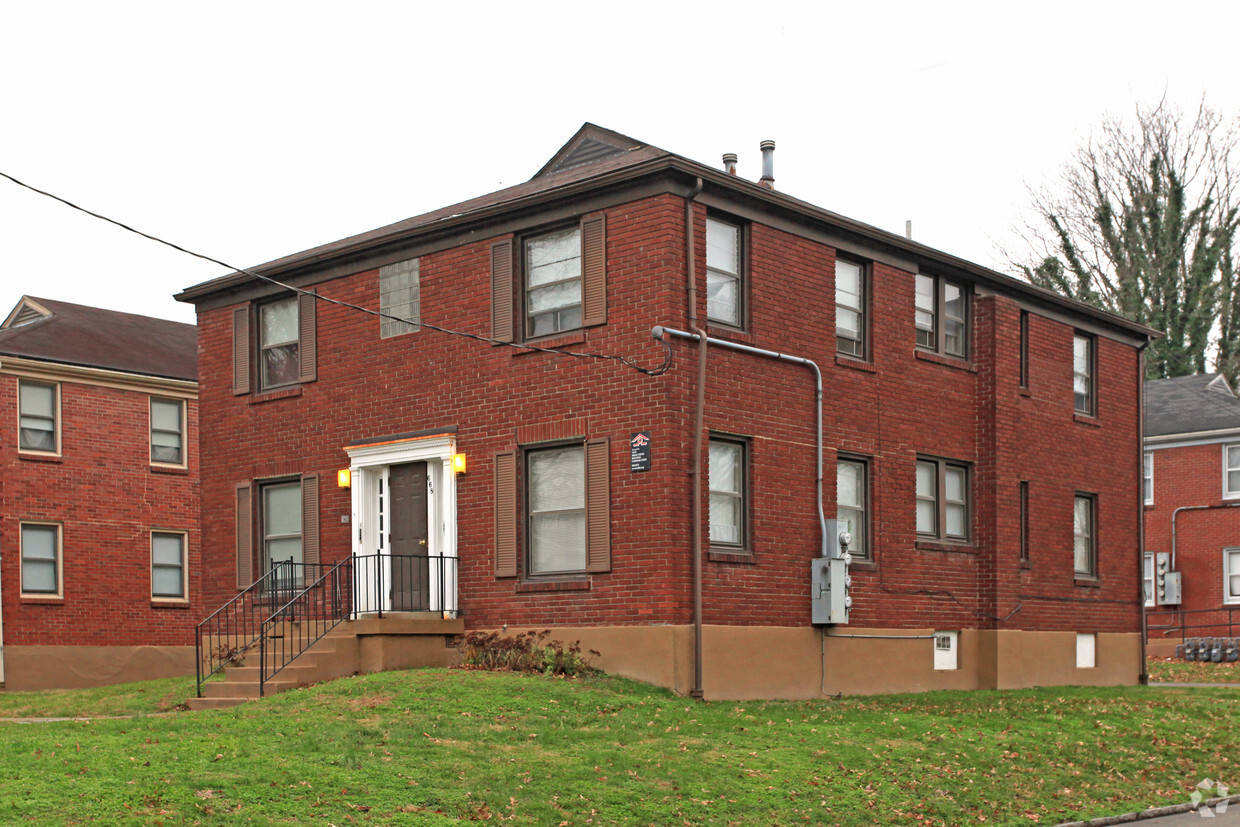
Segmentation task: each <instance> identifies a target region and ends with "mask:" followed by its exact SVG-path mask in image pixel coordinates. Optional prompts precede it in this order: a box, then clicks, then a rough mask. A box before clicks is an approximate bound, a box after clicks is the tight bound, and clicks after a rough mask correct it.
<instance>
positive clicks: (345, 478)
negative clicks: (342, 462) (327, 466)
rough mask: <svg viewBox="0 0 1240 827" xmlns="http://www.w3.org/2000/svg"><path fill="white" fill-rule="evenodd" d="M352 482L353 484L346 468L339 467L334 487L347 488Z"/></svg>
mask: <svg viewBox="0 0 1240 827" xmlns="http://www.w3.org/2000/svg"><path fill="white" fill-rule="evenodd" d="M352 484H353V479H352V474H350V473H349V469H348V468H341V469H340V470H339V471H337V472H336V487H337V488H348V487H349V486H350V485H352Z"/></svg>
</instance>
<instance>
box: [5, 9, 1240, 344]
mask: <svg viewBox="0 0 1240 827" xmlns="http://www.w3.org/2000/svg"><path fill="white" fill-rule="evenodd" d="M1237 24H1240V3H1235V2H1199V3H1192V2H1189V3H1182V4H1175V5H1173V4H1169V3H1166V2H1160V3H1147V2H1131V1H1129V2H1088V3H1086V2H1080V0H1077V1H1076V2H1071V3H1057V2H1042V3H1036V4H1034V3H1030V4H1019V5H1017V4H1010V3H1000V2H993V0H992V2H985V3H980V2H979V3H951V2H933V3H929V2H924V0H921V2H915V3H855V2H850V3H835V2H819V3H808V2H807V3H799V4H785V3H782V2H769V1H768V2H762V3H752V2H750V3H743V4H741V3H724V2H715V3H709V4H706V3H703V4H700V6H688V5H685V6H681V5H680V4H677V3H674V2H662V3H642V2H628V3H621V4H615V3H609V4H590V3H581V2H575V3H536V2H534V3H529V2H527V3H511V2H505V3H482V2H474V3H468V4H467V3H434V4H431V3H425V4H423V3H413V2H401V3H398V2H385V3H380V2H364V1H362V0H355V1H354V2H352V3H349V4H344V3H333V4H327V3H311V2H297V3H275V2H255V0H247V2H237V3H234V2H213V3H210V4H206V3H200V4H194V5H191V4H186V3H173V2H166V0H165V2H158V3H127V2H114V3H98V2H90V3H85V2H83V3H77V4H74V3H18V2H15V0H0V31H3V32H4V33H5V38H4V40H5V43H4V47H3V49H0V78H2V80H0V89H2V90H3V107H2V108H0V171H3V172H6V173H8V174H9V175H12V176H14V177H16V178H19V179H22V180H24V181H26V182H27V183H30V184H33V185H35V186H38V187H40V188H43V189H47V190H50V191H51V192H54V193H56V194H58V195H61V196H62V197H64V198H67V199H69V200H71V201H75V202H76V203H79V204H81V205H83V206H85V207H88V208H90V209H92V210H95V211H97V212H101V213H104V214H107V215H109V216H111V217H114V218H116V219H118V220H121V221H124V222H126V223H129V224H131V225H133V226H135V227H137V228H138V229H141V230H144V231H146V232H149V233H151V234H154V235H159V236H162V237H165V238H167V239H168V240H170V241H173V242H176V243H178V244H181V245H182V246H185V247H189V248H191V249H195V250H198V251H200V252H203V253H206V254H208V255H211V256H213V257H215V258H219V259H222V260H224V261H227V262H229V263H231V264H234V265H238V266H250V265H254V264H259V263H262V262H264V261H268V260H270V259H273V258H277V257H280V256H283V255H286V254H289V253H293V252H297V251H299V250H303V249H306V248H308V247H312V246H315V245H318V244H322V243H325V242H328V241H333V240H335V239H338V238H342V237H345V236H348V235H352V234H354V233H358V232H362V231H365V230H368V229H372V228H374V227H378V226H381V225H384V224H388V223H391V222H393V221H398V220H400V219H403V218H407V217H409V216H412V215H417V214H419V213H423V212H427V211H429V210H432V209H436V208H438V207H442V206H446V205H448V204H450V203H454V202H457V201H462V200H465V199H466V198H470V197H473V196H476V195H481V194H483V193H486V192H490V191H492V190H495V189H498V188H500V187H504V186H509V185H512V184H517V183H520V182H522V181H524V180H526V179H528V178H529V177H530V176H531V175H533V173H534V172H535V171H537V170H538V168H539V167H540V166H541V165H542V164H543V163H544V162H545V161H546V160H547V159H548V158H549V157H550V156H551V155H552V154H553V153H554V152H555V151H556V150H557V149H558V148H559V147H560V146H561V145H562V144H563V143H564V142H565V141H566V140H568V138H569V137H571V136H572V134H573V133H574V132H575V131H576V130H577V128H578V127H580V126H581V124H582V123H583V122H585V121H592V122H594V123H597V124H599V125H601V126H605V127H607V128H610V129H614V130H616V131H618V132H622V133H624V134H627V135H629V136H631V137H634V138H636V139H638V140H641V141H645V142H647V143H650V144H654V145H656V146H659V147H662V148H663V149H666V150H669V151H671V152H675V153H678V154H680V155H684V156H687V157H689V158H692V159H694V160H697V161H701V162H703V163H706V164H711V165H719V160H720V156H721V155H722V154H723V153H725V152H736V153H738V154H739V155H740V165H739V172H740V174H741V175H743V176H745V177H747V178H751V179H756V178H757V177H758V176H759V175H760V173H761V161H760V153H759V151H758V144H759V142H760V141H762V140H763V139H766V138H770V139H773V140H774V141H775V142H776V152H775V178H776V181H775V185H776V188H777V189H780V190H783V191H784V192H787V193H788V194H790V195H794V196H796V197H798V198H803V199H805V200H807V201H810V202H812V203H815V204H818V205H820V206H822V207H825V208H827V209H831V210H834V211H836V212H840V213H843V214H845V215H848V216H851V217H853V218H857V219H860V220H862V221H866V222H869V223H871V224H874V225H876V226H878V227H881V228H883V229H886V230H890V231H893V232H899V233H902V232H903V231H904V222H905V220H906V219H911V220H912V221H913V234H914V237H915V238H916V239H917V240H919V241H922V242H924V243H926V244H930V245H932V246H935V247H938V248H940V249H943V250H946V251H948V252H951V253H953V254H956V255H959V256H962V257H964V258H967V259H971V260H973V261H976V262H978V263H980V264H983V265H987V266H990V267H994V268H996V269H1004V259H1003V257H1002V256H1001V254H1000V251H999V247H1000V246H1001V245H1002V244H1004V243H1010V242H1009V236H1008V234H1009V232H1010V230H1011V228H1012V227H1013V226H1014V225H1016V224H1017V223H1018V221H1019V218H1020V215H1021V213H1022V210H1023V209H1024V208H1025V205H1026V204H1027V202H1028V198H1027V194H1026V184H1033V185H1037V184H1039V183H1041V182H1043V181H1046V180H1050V179H1053V178H1054V177H1055V176H1056V175H1057V172H1058V169H1059V168H1060V166H1061V165H1062V164H1063V162H1064V161H1065V160H1067V159H1068V158H1069V157H1070V155H1071V154H1072V151H1073V149H1074V148H1075V147H1076V146H1077V145H1078V144H1079V143H1080V142H1081V141H1082V140H1084V139H1085V138H1086V137H1087V136H1088V135H1089V133H1090V131H1091V129H1092V128H1093V127H1095V126H1096V124H1097V123H1098V121H1099V119H1100V118H1101V117H1102V116H1103V115H1104V113H1108V112H1110V113H1115V114H1128V113H1130V112H1131V111H1132V110H1133V107H1134V106H1135V104H1136V103H1138V102H1144V103H1151V102H1156V101H1157V100H1158V99H1159V98H1160V97H1162V96H1163V95H1164V94H1165V95H1166V97H1167V98H1168V99H1169V100H1171V101H1173V102H1176V103H1178V104H1179V105H1180V106H1181V107H1183V108H1186V109H1194V108H1195V107H1196V105H1197V103H1198V102H1199V101H1200V99H1201V98H1202V96H1203V95H1204V96H1205V97H1206V99H1207V101H1208V102H1209V103H1211V104H1212V105H1213V106H1215V107H1216V108H1219V109H1220V110H1223V111H1224V112H1227V113H1235V112H1237V111H1240V67H1238V66H1237V58H1236V53H1237V52H1236V45H1235V44H1236V38H1237V34H1238V33H1240V26H1238V25H1237ZM226 272H227V271H226V270H224V269H222V268H220V267H218V266H216V265H212V264H207V263H205V262H200V261H197V260H195V259H192V258H190V257H188V256H185V255H184V254H182V253H178V252H175V251H173V250H169V249H167V248H163V247H161V246H159V245H156V244H154V243H152V242H150V241H147V240H145V239H142V238H138V237H137V236H133V235H130V234H128V233H125V232H123V231H122V230H119V229H117V228H115V227H112V226H109V225H106V224H102V223H100V222H98V221H97V220H95V219H93V218H89V217H87V216H84V215H81V214H80V213H76V212H73V211H71V210H69V209H68V208H66V207H64V206H62V205H60V204H57V203H55V202H52V201H50V200H48V199H46V198H43V197H42V196H39V195H36V194H34V193H31V192H29V191H27V190H23V189H21V188H19V187H17V186H15V185H13V184H11V183H9V182H8V181H5V180H2V179H0V287H2V288H3V289H2V290H0V308H2V309H0V317H2V316H3V315H4V314H5V313H7V312H8V310H9V309H10V308H12V306H13V305H14V304H16V302H17V301H18V299H19V298H20V297H21V296H22V294H27V293H28V294H31V295H35V296H44V297H47V298H53V299H61V300H65V301H73V302H79V303H83V304H92V305H97V306H101V307H108V308H113V309H116V310H127V311H131V312H137V313H143V314H146V315H151V316H159V317H163V318H171V319H178V320H181V321H193V309H192V308H191V307H189V306H187V305H182V304H179V303H177V302H175V301H173V299H172V298H171V297H172V294H173V293H175V292H176V291H178V290H179V289H181V288H184V287H186V286H189V285H191V284H196V283H198V282H201V281H205V280H207V279H210V278H214V277H216V276H220V275H224V274H225V273H226Z"/></svg>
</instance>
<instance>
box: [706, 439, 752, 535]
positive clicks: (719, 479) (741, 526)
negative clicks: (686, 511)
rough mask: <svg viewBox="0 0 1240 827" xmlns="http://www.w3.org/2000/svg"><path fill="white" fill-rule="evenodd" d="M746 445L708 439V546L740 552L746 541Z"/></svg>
mask: <svg viewBox="0 0 1240 827" xmlns="http://www.w3.org/2000/svg"><path fill="white" fill-rule="evenodd" d="M745 449H746V444H745V442H744V441H742V440H739V439H728V438H725V437H715V436H712V437H711V438H710V458H709V459H710V469H709V473H708V477H709V488H710V544H711V547H712V548H721V549H731V550H744V549H745V548H746V546H747V542H746V540H747V538H746V516H747V514H746V512H747V508H748V506H747V503H746V499H747V497H746V491H745V488H746V486H745V483H746V476H747V474H746V459H745V453H746V451H745Z"/></svg>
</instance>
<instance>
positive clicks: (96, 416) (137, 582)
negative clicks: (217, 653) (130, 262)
mask: <svg viewBox="0 0 1240 827" xmlns="http://www.w3.org/2000/svg"><path fill="white" fill-rule="evenodd" d="M196 356H197V353H196V339H195V331H194V327H193V325H187V324H180V323H177V322H169V321H164V320H162V319H151V318H147V317H145V316H137V315H133V314H130V313H117V312H114V311H111V310H101V309H99V308H94V307H84V306H82V305H77V304H70V303H68V302H61V301H51V300H48V299H39V298H32V297H30V296H26V297H23V298H22V300H21V301H20V302H19V303H18V304H17V306H16V307H15V308H14V309H13V312H12V313H10V314H9V316H8V318H7V319H5V320H4V322H3V324H0V422H2V423H3V427H0V502H2V503H3V508H2V509H0V551H2V553H3V557H0V635H2V637H0V679H2V680H3V682H4V685H5V686H6V687H7V688H9V689H43V688H49V687H75V686H94V685H101V684H107V683H118V682H122V681H129V680H141V679H146V678H154V677H163V676H167V675H173V674H179V675H183V674H186V673H189V672H192V671H193V668H194V649H193V643H194V640H193V629H194V623H195V621H196V620H197V618H196V616H195V614H196V609H198V608H199V606H200V605H201V603H200V601H199V596H198V577H197V572H196V567H197V564H198V476H197V469H198V452H197V445H198V434H197V429H198V421H197V420H198V416H197V402H196V398H197V382H196V373H195V363H196Z"/></svg>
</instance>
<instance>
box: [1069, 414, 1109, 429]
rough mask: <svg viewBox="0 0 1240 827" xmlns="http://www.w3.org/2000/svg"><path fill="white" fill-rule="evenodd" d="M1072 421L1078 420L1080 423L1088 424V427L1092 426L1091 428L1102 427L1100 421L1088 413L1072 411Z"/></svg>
mask: <svg viewBox="0 0 1240 827" xmlns="http://www.w3.org/2000/svg"><path fill="white" fill-rule="evenodd" d="M1072 421H1073V422H1079V423H1081V424H1082V425H1089V426H1090V427H1093V428H1101V427H1102V423H1101V422H1099V421H1098V417H1096V416H1090V415H1088V414H1080V413H1074V414H1072Z"/></svg>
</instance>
